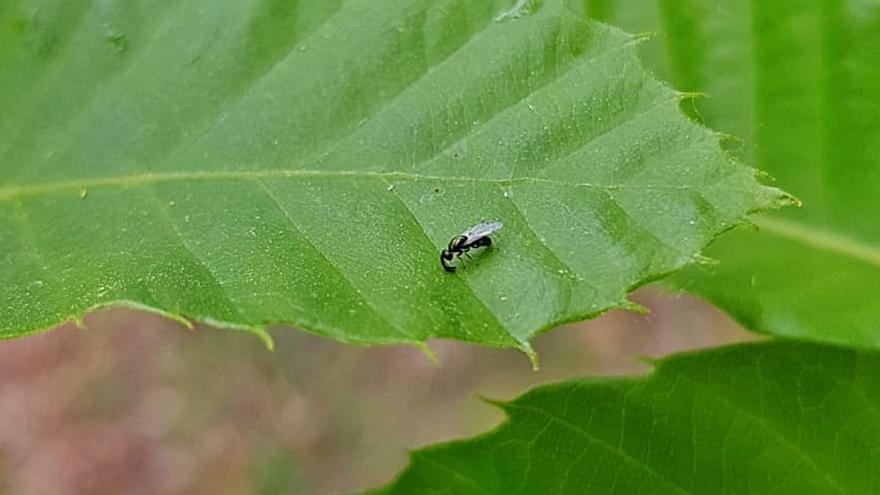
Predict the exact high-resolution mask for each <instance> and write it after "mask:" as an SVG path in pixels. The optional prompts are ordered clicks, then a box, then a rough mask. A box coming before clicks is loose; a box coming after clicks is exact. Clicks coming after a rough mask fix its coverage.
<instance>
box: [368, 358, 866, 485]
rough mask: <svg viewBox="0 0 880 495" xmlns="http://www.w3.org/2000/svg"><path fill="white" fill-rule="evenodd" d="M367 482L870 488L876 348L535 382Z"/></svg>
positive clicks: (688, 362) (664, 365) (674, 361)
mask: <svg viewBox="0 0 880 495" xmlns="http://www.w3.org/2000/svg"><path fill="white" fill-rule="evenodd" d="M499 406H500V407H501V408H502V409H503V410H504V411H505V413H506V414H507V415H508V420H507V422H505V423H504V424H502V425H501V426H500V427H499V428H497V429H496V430H494V431H492V432H490V433H487V434H485V435H482V436H479V437H476V438H473V439H470V440H465V441H459V442H452V443H448V444H445V445H439V446H434V447H429V448H426V449H423V450H419V451H416V452H414V453H413V454H412V455H411V461H410V466H409V467H408V468H407V469H406V470H405V471H404V472H403V474H402V475H401V476H400V477H399V478H398V479H397V480H396V481H395V482H393V483H392V484H390V485H389V486H388V487H386V488H384V489H380V490H376V491H375V492H372V493H375V494H379V493H383V494H397V493H400V494H408V495H410V494H413V495H417V494H422V493H425V494H427V493H430V494H450V495H451V494H471V493H474V494H483V495H489V494H505V495H507V494H533V493H534V494H538V493H540V494H549V493H553V494H560V495H561V494H568V493H570V494H580V493H646V494H648V493H650V494H660V493H664V494H665V493H670V494H685V493H731V494H734V493H792V494H795V493H796V494H805V493H816V494H828V493H874V492H876V491H877V490H878V488H880V474H878V473H880V452H878V445H880V427H878V424H880V422H878V419H880V356H878V355H877V354H876V353H859V352H855V351H853V350H849V349H843V348H836V347H830V346H820V345H816V344H806V343H792V342H767V343H758V344H749V345H740V346H734V347H728V348H721V349H716V350H711V351H706V352H700V353H693V354H684V355H679V356H675V357H672V358H669V359H666V360H664V361H662V362H660V363H659V364H658V366H657V368H656V370H655V372H654V373H653V374H651V375H650V376H648V377H646V378H628V379H586V380H579V381H572V382H564V383H558V384H552V385H547V386H542V387H538V388H536V389H534V390H532V391H530V392H528V393H526V394H525V395H523V396H521V397H519V398H517V399H515V400H513V401H511V402H505V403H500V404H499Z"/></svg>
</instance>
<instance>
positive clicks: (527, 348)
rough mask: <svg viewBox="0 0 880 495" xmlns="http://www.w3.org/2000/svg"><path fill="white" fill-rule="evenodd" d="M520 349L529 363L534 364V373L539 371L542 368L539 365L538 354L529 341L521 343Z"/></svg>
mask: <svg viewBox="0 0 880 495" xmlns="http://www.w3.org/2000/svg"><path fill="white" fill-rule="evenodd" d="M518 348H519V350H520V351H522V352H523V353H525V355H526V356H527V357H528V358H529V361H530V362H531V363H532V371H538V370H539V369H540V368H541V367H540V365H539V363H538V353H537V352H535V350H534V349H532V345H531V344H529V343H528V341H526V342H520V343H519V345H518Z"/></svg>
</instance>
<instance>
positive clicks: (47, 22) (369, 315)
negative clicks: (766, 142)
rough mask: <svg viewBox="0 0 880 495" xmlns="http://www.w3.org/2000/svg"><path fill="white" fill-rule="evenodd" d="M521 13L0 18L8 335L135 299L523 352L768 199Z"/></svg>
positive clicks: (631, 40) (656, 99)
mask: <svg viewBox="0 0 880 495" xmlns="http://www.w3.org/2000/svg"><path fill="white" fill-rule="evenodd" d="M511 4H512V2H506V1H500V0H499V1H495V2H465V1H461V0H446V1H430V2H429V1H423V0H388V1H385V2H381V3H379V2H376V1H375V0H351V1H347V2H341V1H329V2H287V1H280V0H279V1H268V0H265V1H258V0H248V1H242V0H234V1H233V0H228V1H223V2H219V1H208V0H200V1H189V2H176V1H170V0H169V1H158V0H156V1H152V2H139V3H134V4H133V3H131V2H128V1H122V0H119V1H109V2H101V3H97V4H94V3H92V2H85V1H77V2H74V1H72V2H62V3H59V2H50V1H38V0H16V1H7V2H6V4H5V5H4V8H3V10H2V12H0V108H3V112H2V113H0V184H2V185H0V239H2V242H3V251H2V253H0V288H2V293H0V313H2V315H3V318H2V320H0V335H2V336H5V337H13V336H18V335H23V334H26V333H30V332H34V331H38V330H40V329H44V328H47V327H51V326H53V325H56V324H58V323H60V322H62V321H65V320H68V319H71V318H73V319H79V318H80V317H81V315H82V314H83V313H85V312H87V311H89V310H91V309H93V308H97V307H103V306H109V305H132V306H136V307H141V308H146V309H152V310H155V311H159V312H161V313H164V314H167V315H170V316H174V317H178V318H181V317H186V318H193V319H196V320H200V321H205V322H209V323H213V324H216V325H220V326H229V327H235V328H243V329H251V330H255V331H258V332H262V331H263V328H264V327H265V325H267V324H270V323H286V324H291V325H295V326H297V327H300V328H303V329H305V330H308V331H311V332H314V333H318V334H321V335H326V336H329V337H333V338H336V339H339V340H343V341H348V342H357V343H366V344H388V343H415V344H419V343H422V342H423V341H424V340H425V339H427V338H429V337H446V338H456V339H462V340H467V341H471V342H477V343H481V344H485V345H490V346H515V347H519V348H521V349H524V350H528V340H529V338H530V337H532V336H533V335H535V334H536V333H537V332H539V331H542V330H544V329H547V328H550V327H552V326H555V325H558V324H560V323H563V322H566V321H570V320H576V319H582V318H585V317H588V316H591V315H596V314H599V313H601V312H604V311H607V310H609V309H611V308H615V307H622V306H624V307H625V306H629V305H630V303H628V302H627V301H626V293H627V291H629V290H631V289H632V288H634V287H636V286H638V285H639V284H642V283H644V282H646V281H648V280H651V279H656V278H658V277H660V276H662V275H663V274H666V273H668V272H671V271H673V270H675V269H678V268H680V267H682V266H684V265H685V264H687V263H689V262H692V261H693V260H694V259H696V258H697V255H698V253H699V251H700V250H701V249H702V248H703V246H704V245H706V244H707V243H708V242H709V241H710V240H711V239H713V238H714V237H715V236H717V235H718V234H719V233H721V232H722V231H725V230H727V229H729V228H731V226H733V225H735V224H737V223H738V222H740V221H741V220H742V217H743V215H744V214H746V213H747V212H749V211H752V210H755V209H758V208H764V207H768V206H774V205H777V204H779V203H780V202H783V201H784V200H785V196H784V195H783V194H782V193H780V192H779V191H778V190H775V189H771V188H767V187H762V186H760V185H759V184H757V182H756V181H755V180H754V177H753V171H752V170H750V169H748V168H746V167H743V166H741V165H739V164H737V163H734V162H733V161H732V160H731V159H729V158H728V157H727V156H726V155H725V154H724V152H723V151H722V149H721V148H720V146H719V145H718V142H717V138H716V136H715V135H714V134H713V133H712V132H710V131H709V130H707V129H704V128H702V127H699V126H697V125H695V124H693V123H692V122H690V121H689V120H688V119H687V118H685V117H684V116H683V115H682V114H681V113H680V111H679V109H678V104H679V99H680V95H678V94H676V93H675V92H673V91H672V90H671V89H670V88H668V87H666V86H665V85H663V84H661V83H659V82H658V81H657V80H655V79H653V78H652V77H651V76H650V75H648V74H647V73H646V72H645V71H644V70H643V69H642V68H641V66H640V64H639V60H638V57H637V54H636V48H635V47H636V45H637V44H638V41H639V38H637V37H633V36H631V35H628V34H625V33H623V32H621V31H618V30H616V29H612V28H609V27H607V26H604V25H600V24H596V23H592V22H588V21H586V20H585V19H584V17H583V16H582V15H580V14H579V13H576V12H574V11H572V10H569V9H568V8H567V7H566V6H565V5H564V4H563V3H562V2H561V1H559V0H547V1H544V2H518V3H517V5H515V6H514V7H515V8H514V9H513V10H511ZM521 4H524V5H521ZM489 218H499V219H501V220H503V222H504V224H505V227H504V229H503V230H502V231H500V232H499V233H498V234H497V236H495V238H494V240H495V247H494V248H493V249H491V250H487V251H486V252H484V253H482V254H480V255H478V256H476V259H474V260H473V261H470V262H466V263H465V264H464V266H463V267H462V269H461V270H460V271H459V272H458V273H456V274H447V273H445V272H444V271H443V270H442V269H441V266H440V263H439V252H440V250H441V249H442V248H443V247H445V246H446V245H447V243H448V242H449V241H450V239H451V238H452V237H453V236H455V235H457V234H458V233H459V232H462V231H463V230H464V229H466V228H467V227H469V226H471V225H472V224H474V223H476V222H477V221H479V220H481V219H489Z"/></svg>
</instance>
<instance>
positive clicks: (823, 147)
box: [605, 0, 880, 349]
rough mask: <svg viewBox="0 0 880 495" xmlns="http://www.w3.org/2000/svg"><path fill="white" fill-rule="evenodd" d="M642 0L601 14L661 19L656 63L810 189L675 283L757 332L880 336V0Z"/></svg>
mask: <svg viewBox="0 0 880 495" xmlns="http://www.w3.org/2000/svg"><path fill="white" fill-rule="evenodd" d="M643 4H644V2H640V1H639V2H636V1H634V0H619V1H617V2H615V6H614V9H612V10H614V12H613V13H612V14H610V15H609V14H607V13H606V16H605V17H606V18H610V19H611V20H612V21H621V25H622V26H623V27H625V28H627V29H636V28H638V29H645V30H651V29H658V28H661V27H662V31H663V36H661V37H658V42H660V43H665V45H666V46H665V48H666V49H665V50H664V51H665V52H666V53H668V54H669V55H668V56H669V58H668V62H669V64H668V65H667V64H666V63H665V61H664V60H662V59H659V58H654V59H653V60H652V62H651V63H650V65H651V66H655V65H657V66H663V67H665V68H664V69H661V72H669V73H671V75H672V80H673V81H675V84H676V85H677V86H678V87H680V88H682V89H685V90H689V91H703V92H705V93H707V94H708V96H709V97H708V98H706V99H705V100H703V101H700V102H699V103H698V104H697V105H696V107H695V110H696V111H695V113H696V114H697V115H698V116H700V117H701V118H702V119H703V121H704V122H706V123H707V124H708V125H710V126H712V127H714V128H717V129H721V130H723V131H725V132H729V133H731V134H733V135H736V136H741V137H742V138H744V139H745V144H743V145H742V146H741V147H739V148H738V149H737V150H736V151H737V153H738V154H739V155H740V156H741V157H742V158H743V159H744V160H745V161H746V162H748V163H754V164H756V165H757V166H758V167H759V168H760V169H762V170H765V171H767V172H768V173H769V174H770V175H772V176H773V177H775V178H776V179H777V181H778V183H779V184H783V185H784V187H785V188H786V189H787V190H788V191H790V192H791V193H792V194H794V195H795V196H797V197H798V198H799V199H801V200H802V201H803V208H802V209H799V210H795V209H786V210H784V211H778V212H772V213H769V214H766V215H762V216H760V217H758V218H756V219H754V223H755V224H756V225H757V227H758V229H757V230H756V231H745V230H741V231H738V232H736V233H734V234H733V235H730V236H727V237H725V238H723V239H720V240H719V241H718V242H717V243H715V244H714V245H713V246H712V247H711V248H710V250H709V251H708V252H707V255H708V256H710V257H712V258H715V259H718V260H719V261H720V263H719V264H717V265H713V266H710V267H697V268H693V269H689V270H687V271H686V272H685V273H683V274H682V275H681V276H679V277H676V279H675V281H676V283H677V285H678V286H679V287H682V288H684V289H686V290H689V291H693V292H695V293H697V294H700V295H703V296H705V297H707V298H708V299H709V300H711V301H712V302H713V303H715V304H717V305H719V306H721V307H722V308H724V309H726V310H727V311H728V312H730V313H731V314H732V315H734V316H735V317H736V318H737V319H739V320H740V321H741V322H742V323H743V324H744V325H746V326H747V327H749V328H751V329H754V330H757V331H760V332H765V333H771V334H775V335H785V336H795V337H798V338H808V339H813V340H819V341H826V342H833V343H841V344H846V345H852V346H858V347H864V348H875V349H876V348H878V346H880V299H878V297H877V296H878V294H880V221H878V212H880V146H878V143H880V117H878V116H880V3H878V2H876V1H871V2H864V1H858V0H847V1H839V2H784V1H779V0H774V1H763V2H742V1H738V0H687V1H658V2H656V5H657V6H658V10H659V15H657V16H656V17H654V16H652V15H651V14H650V10H652V9H645V8H644V5H643ZM638 13H645V14H644V15H642V16H639V15H638ZM634 18H639V19H640V20H639V22H632V19H634ZM651 23H654V25H655V27H654V28H651V27H648V26H646V24H651Z"/></svg>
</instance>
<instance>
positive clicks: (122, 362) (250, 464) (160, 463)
mask: <svg viewBox="0 0 880 495" xmlns="http://www.w3.org/2000/svg"><path fill="white" fill-rule="evenodd" d="M634 299H635V300H637V301H638V302H640V303H641V304H642V305H644V306H646V307H647V308H649V309H650V310H651V312H650V314H648V315H637V314H632V313H624V312H620V311H615V312H612V313H609V314H607V315H605V316H603V317H600V318H598V319H596V320H593V321H590V322H586V323H580V324H576V325H570V326H566V327H563V328H560V329H557V330H554V331H552V332H549V333H546V334H544V335H542V336H539V337H538V338H537V339H535V341H534V342H533V344H534V347H535V349H536V350H537V351H538V353H539V356H540V358H541V369H540V370H539V371H533V370H532V368H531V365H530V363H529V361H528V359H527V358H526V357H525V356H524V355H523V354H521V353H519V352H517V351H511V350H504V351H502V350H495V349H486V348H481V347H476V346H472V345H466V344H461V343H455V342H447V341H432V342H431V347H432V348H433V349H434V350H435V352H436V354H437V356H438V358H439V360H440V363H439V364H435V363H432V362H431V361H430V360H429V359H428V358H426V357H425V355H423V354H422V353H421V352H420V351H419V350H417V349H414V348H407V347H398V348H362V347H353V346H346V345H342V344H338V343H334V342H331V341H330V340H327V339H323V338H318V337H314V336H310V335H308V334H305V333H303V332H300V331H296V330H293V329H288V328H275V329H273V330H272V333H273V335H274V337H275V343H276V349H275V351H274V352H270V351H268V350H267V349H266V347H265V346H264V345H263V343H262V342H261V341H260V340H259V339H258V338H257V337H255V336H253V335H251V334H247V333H242V332H237V331H231V330H218V329H212V328H208V327H198V328H197V329H196V330H194V331H190V330H187V329H185V328H183V327H182V326H181V325H179V324H178V323H175V322H171V321H167V320H164V319H163V318H161V317H159V316H155V315H151V314H147V313H142V312H137V311H130V310H110V311H103V312H99V313H95V314H92V315H90V316H89V317H87V319H86V323H87V329H86V330H83V329H79V328H77V327H75V326H73V325H67V326H64V327H62V328H60V329H58V330H56V331H54V332H49V333H45V334H41V335H35V336H31V337H28V338H25V339H21V340H15V341H7V342H3V343H2V344H0V373H2V376H3V381H2V384H0V493H10V494H33V495H62V494H102V495H110V494H184V493H186V494H218V493H234V494H239V493H242V494H244V493H255V494H275V493H279V494H280V493H293V494H325V493H339V492H345V491H351V490H357V489H363V488H367V487H371V486H375V485H378V484H384V483H386V482H388V481H390V480H391V479H392V478H393V477H394V475H395V474H396V473H397V472H398V471H400V470H401V469H402V468H403V467H404V466H405V464H406V462H407V452H408V451H409V450H412V449H415V448H418V447H421V446H424V445H427V444H431V443H436V442H439V441H444V440H451V439H455V438H461V437H467V436H471V435H475V434H478V433H480V432H483V431H486V430H487V429H490V428H492V427H493V426H494V425H497V424H498V423H499V422H501V421H503V416H502V414H501V413H499V412H498V411H497V410H496V409H494V408H493V407H492V406H490V405H487V404H486V403H485V402H483V401H482V400H480V398H479V397H481V396H482V397H488V398H493V399H509V398H513V397H515V396H517V395H519V394H521V393H523V392H524V391H525V390H526V389H528V388H529V387H531V386H534V385H536V384H540V383H544V382H550V381H557V380H561V379H566V378H576V377H585V376H595V375H621V374H635V373H647V372H649V370H650V368H649V366H648V365H646V364H645V363H644V361H641V360H639V358H640V357H661V356H665V355H668V354H670V353H673V352H676V351H682V350H690V349H697V348H703V347H709V346H716V345H720V344H725V343H731V342H738V341H743V340H748V339H754V338H755V337H754V335H751V334H747V333H746V332H745V331H743V330H742V329H740V328H739V327H738V326H737V325H736V324H735V323H734V322H732V321H731V320H730V319H729V318H727V317H726V316H724V315H723V314H721V313H720V312H719V311H718V310H717V309H715V308H713V307H712V306H710V305H708V304H707V303H704V302H702V301H700V300H697V299H694V298H692V297H689V296H679V295H670V294H666V293H662V292H660V291H659V290H658V289H656V288H647V289H643V290H641V291H639V292H637V293H636V294H635V296H634Z"/></svg>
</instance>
